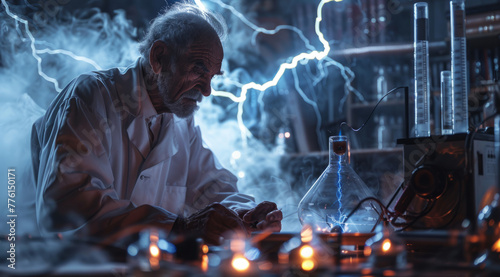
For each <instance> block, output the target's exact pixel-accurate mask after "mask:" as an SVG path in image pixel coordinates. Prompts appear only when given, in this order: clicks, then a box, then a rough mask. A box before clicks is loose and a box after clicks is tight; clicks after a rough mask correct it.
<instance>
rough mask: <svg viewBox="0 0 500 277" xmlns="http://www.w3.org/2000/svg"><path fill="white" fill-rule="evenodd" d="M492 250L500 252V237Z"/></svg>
mask: <svg viewBox="0 0 500 277" xmlns="http://www.w3.org/2000/svg"><path fill="white" fill-rule="evenodd" d="M491 250H492V251H494V252H497V253H498V252H500V239H498V240H497V241H496V242H495V243H494V244H493V246H492V247H491Z"/></svg>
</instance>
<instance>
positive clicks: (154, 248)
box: [149, 244, 160, 258]
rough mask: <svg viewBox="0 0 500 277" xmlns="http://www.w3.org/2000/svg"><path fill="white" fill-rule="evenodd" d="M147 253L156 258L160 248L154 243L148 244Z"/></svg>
mask: <svg viewBox="0 0 500 277" xmlns="http://www.w3.org/2000/svg"><path fill="white" fill-rule="evenodd" d="M149 253H151V256H152V257H155V258H157V257H158V256H159V255H160V249H159V248H158V246H156V245H154V244H153V245H151V246H149Z"/></svg>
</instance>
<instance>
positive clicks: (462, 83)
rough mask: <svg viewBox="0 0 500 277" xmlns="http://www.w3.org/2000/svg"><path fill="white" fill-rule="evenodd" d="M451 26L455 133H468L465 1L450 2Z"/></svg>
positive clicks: (454, 0) (452, 0) (455, 0)
mask: <svg viewBox="0 0 500 277" xmlns="http://www.w3.org/2000/svg"><path fill="white" fill-rule="evenodd" d="M450 18H451V22H450V26H451V83H452V94H453V112H454V116H453V121H454V124H453V133H454V134H457V133H467V131H468V129H469V114H468V110H469V109H468V96H469V92H468V88H467V52H466V51H467V50H466V42H465V4H464V0H451V1H450Z"/></svg>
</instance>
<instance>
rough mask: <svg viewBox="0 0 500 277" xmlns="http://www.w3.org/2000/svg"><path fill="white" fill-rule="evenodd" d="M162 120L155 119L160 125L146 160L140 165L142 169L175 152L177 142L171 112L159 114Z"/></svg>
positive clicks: (177, 146) (177, 145)
mask: <svg viewBox="0 0 500 277" xmlns="http://www.w3.org/2000/svg"><path fill="white" fill-rule="evenodd" d="M161 116H162V117H163V120H157V122H162V126H161V129H160V132H159V135H158V138H157V139H155V142H154V143H153V148H152V149H151V152H150V153H149V155H148V157H147V158H146V161H144V164H143V166H142V170H145V169H148V168H150V167H153V166H155V165H157V164H159V163H160V162H162V161H164V160H166V159H168V158H170V157H172V156H173V155H175V153H177V150H178V148H179V144H178V142H177V139H176V136H177V135H176V131H175V129H176V126H175V125H176V124H175V119H174V118H173V115H172V114H167V113H164V114H161Z"/></svg>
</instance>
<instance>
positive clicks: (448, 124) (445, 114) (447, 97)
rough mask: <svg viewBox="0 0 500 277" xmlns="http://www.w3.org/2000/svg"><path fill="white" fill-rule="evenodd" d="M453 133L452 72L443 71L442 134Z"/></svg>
mask: <svg viewBox="0 0 500 277" xmlns="http://www.w3.org/2000/svg"><path fill="white" fill-rule="evenodd" d="M451 134H453V97H452V87H451V72H450V71H448V70H445V71H441V135H451Z"/></svg>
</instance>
